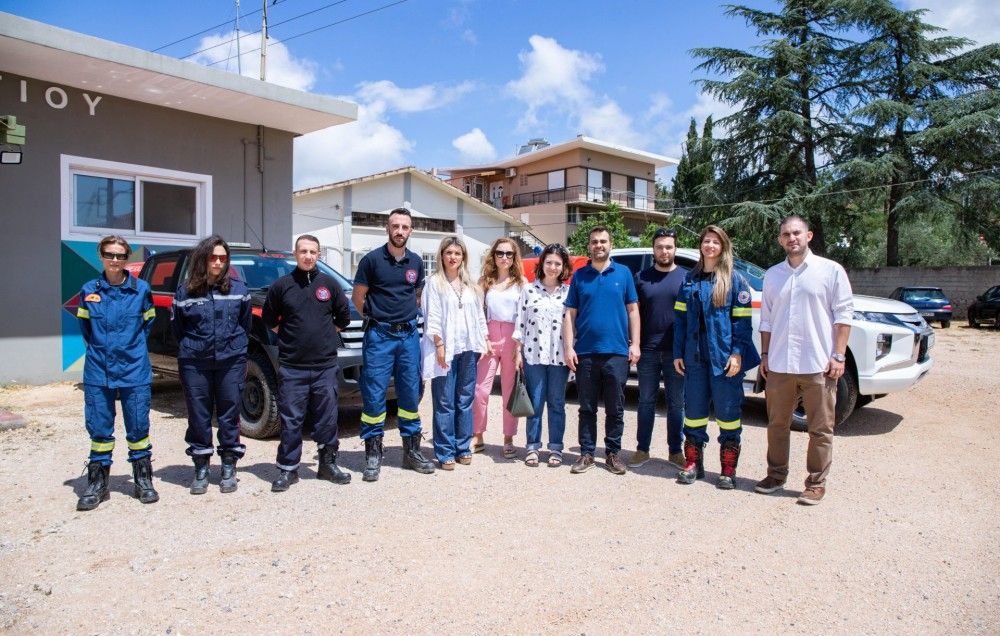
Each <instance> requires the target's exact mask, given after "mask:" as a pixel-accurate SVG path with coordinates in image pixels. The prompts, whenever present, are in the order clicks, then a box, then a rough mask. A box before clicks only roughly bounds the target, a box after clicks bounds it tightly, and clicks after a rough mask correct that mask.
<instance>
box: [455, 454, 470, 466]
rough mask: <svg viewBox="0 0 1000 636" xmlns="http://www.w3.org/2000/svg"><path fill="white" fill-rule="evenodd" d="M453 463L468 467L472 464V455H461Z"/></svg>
mask: <svg viewBox="0 0 1000 636" xmlns="http://www.w3.org/2000/svg"><path fill="white" fill-rule="evenodd" d="M455 461H457V462H458V463H459V464H461V465H463V466H468V465H469V464H471V463H472V455H462V456H461V457H459V458H458V459H456V460H455Z"/></svg>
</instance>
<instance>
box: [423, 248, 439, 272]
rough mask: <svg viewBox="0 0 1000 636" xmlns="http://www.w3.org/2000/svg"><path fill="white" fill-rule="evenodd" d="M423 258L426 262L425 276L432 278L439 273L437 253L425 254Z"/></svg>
mask: <svg viewBox="0 0 1000 636" xmlns="http://www.w3.org/2000/svg"><path fill="white" fill-rule="evenodd" d="M421 258H422V259H423V261H424V276H430V275H431V274H433V273H434V272H436V271H437V262H438V255H437V252H424V253H423V255H422V256H421Z"/></svg>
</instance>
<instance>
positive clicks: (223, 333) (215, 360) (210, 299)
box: [171, 234, 252, 495]
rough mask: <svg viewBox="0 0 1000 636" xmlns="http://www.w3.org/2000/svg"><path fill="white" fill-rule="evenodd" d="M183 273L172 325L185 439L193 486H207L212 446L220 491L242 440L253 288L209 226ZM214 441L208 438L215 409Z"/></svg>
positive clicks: (227, 486)
mask: <svg viewBox="0 0 1000 636" xmlns="http://www.w3.org/2000/svg"><path fill="white" fill-rule="evenodd" d="M188 262H189V263H190V264H191V265H190V266H189V268H188V275H187V280H186V281H185V282H184V284H182V285H179V286H178V288H177V294H176V295H175V296H174V304H173V317H172V320H171V328H172V329H173V333H174V337H175V338H176V339H177V366H178V370H179V371H180V376H181V383H182V384H183V385H184V398H185V400H186V402H187V412H188V428H187V434H186V435H185V436H184V441H186V442H187V444H188V448H187V454H188V455H189V456H190V457H191V458H192V460H193V461H194V481H192V482H191V494H192V495H201V494H204V493H205V492H206V491H207V490H208V466H209V463H210V460H211V457H212V454H213V453H214V452H216V450H217V451H218V453H219V456H220V457H221V458H222V478H221V480H220V482H219V488H220V490H221V491H222V492H233V491H234V490H236V462H237V461H238V460H239V459H240V458H241V457H243V454H244V453H245V452H246V447H245V446H244V445H243V444H241V443H240V400H241V395H242V393H243V385H244V381H245V378H246V369H247V344H248V338H249V333H250V324H251V320H252V316H251V313H250V294H249V292H248V291H247V286H246V285H245V284H244V283H243V282H242V281H240V280H236V279H235V278H231V277H230V276H229V245H228V244H227V243H226V242H225V241H224V240H223V239H222V237H221V236H219V235H217V234H214V235H212V236H210V237H208V238H206V239H204V240H203V241H201V242H200V243H198V245H197V246H196V247H195V248H194V251H193V252H192V253H191V258H190V259H188ZM213 415H214V416H215V418H216V420H217V422H218V426H219V432H218V446H217V448H213V446H212V416H213Z"/></svg>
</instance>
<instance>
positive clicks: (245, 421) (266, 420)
mask: <svg viewBox="0 0 1000 636" xmlns="http://www.w3.org/2000/svg"><path fill="white" fill-rule="evenodd" d="M279 430H281V419H280V418H279V417H278V380H277V378H276V377H275V375H274V369H272V368H271V362H270V360H268V358H267V356H266V355H265V354H264V353H261V352H259V351H256V352H254V353H251V354H250V357H249V358H248V359H247V379H246V385H245V386H244V387H243V403H242V404H241V406H240V433H242V434H243V435H246V436H247V437H251V438H253V439H264V438H266V437H272V436H273V435H275V434H276V433H277V432H278V431H279Z"/></svg>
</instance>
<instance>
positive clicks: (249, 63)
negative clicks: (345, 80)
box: [192, 31, 317, 91]
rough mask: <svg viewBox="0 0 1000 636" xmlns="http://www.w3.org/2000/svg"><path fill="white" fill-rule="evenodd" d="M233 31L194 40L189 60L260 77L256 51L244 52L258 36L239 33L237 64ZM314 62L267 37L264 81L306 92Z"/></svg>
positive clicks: (256, 44)
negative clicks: (194, 43)
mask: <svg viewBox="0 0 1000 636" xmlns="http://www.w3.org/2000/svg"><path fill="white" fill-rule="evenodd" d="M235 37H236V33H235V32H234V31H230V32H229V33H224V34H221V35H210V36H208V37H205V38H202V39H201V42H199V43H198V48H197V49H196V50H197V51H199V53H197V54H196V55H195V56H194V57H193V58H192V60H193V61H195V62H197V63H199V64H204V65H206V66H212V67H213V68H218V69H222V70H230V71H236V70H237V69H238V68H239V69H240V70H241V74H242V75H244V76H246V77H254V78H259V77H260V51H253V52H247V51H249V50H250V49H255V48H259V47H260V38H259V37H256V38H255V37H250V36H248V35H247V34H243V35H242V37H241V38H240V51H241V55H240V56H239V62H240V63H239V65H237V60H236V42H235ZM316 68H317V64H316V63H315V62H312V61H311V60H307V59H303V58H296V57H295V56H293V55H292V54H291V52H289V50H288V47H287V46H285V45H284V44H282V43H281V42H280V41H279V40H277V39H275V38H271V39H269V40H268V46H267V81H268V82H270V83H272V84H279V85H281V86H287V87H288V88H295V89H298V90H300V91H307V90H309V89H310V88H312V86H313V84H314V83H315V82H316Z"/></svg>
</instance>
